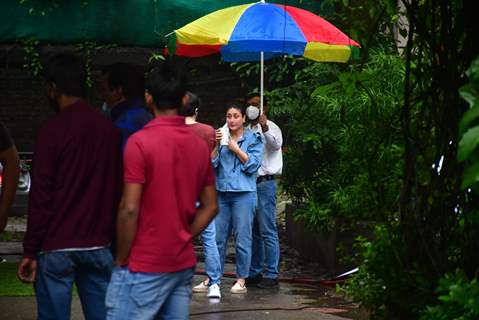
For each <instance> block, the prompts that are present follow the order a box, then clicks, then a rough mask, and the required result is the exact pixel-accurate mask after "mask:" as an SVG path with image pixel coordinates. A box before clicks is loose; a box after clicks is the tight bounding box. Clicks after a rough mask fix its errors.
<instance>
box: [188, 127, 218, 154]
mask: <svg viewBox="0 0 479 320" xmlns="http://www.w3.org/2000/svg"><path fill="white" fill-rule="evenodd" d="M188 126H189V127H190V128H191V130H193V132H194V133H195V134H196V135H197V136H198V137H200V138H201V139H203V140H204V141H206V143H208V147H209V148H210V150H213V148H214V147H215V144H216V134H215V129H214V128H213V127H212V126H209V125H207V124H204V123H200V122H196V123H192V124H189V125H188Z"/></svg>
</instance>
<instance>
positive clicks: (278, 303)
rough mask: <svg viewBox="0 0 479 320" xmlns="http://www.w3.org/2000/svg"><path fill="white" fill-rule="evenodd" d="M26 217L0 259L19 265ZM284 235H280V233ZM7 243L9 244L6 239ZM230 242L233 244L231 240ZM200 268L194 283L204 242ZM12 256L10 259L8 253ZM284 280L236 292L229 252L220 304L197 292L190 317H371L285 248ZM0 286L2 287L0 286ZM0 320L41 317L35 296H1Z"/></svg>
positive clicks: (76, 314) (12, 227)
mask: <svg viewBox="0 0 479 320" xmlns="http://www.w3.org/2000/svg"><path fill="white" fill-rule="evenodd" d="M24 224H25V221H24V219H22V218H15V219H11V220H9V225H8V227H7V230H8V232H7V236H6V238H7V239H5V234H4V235H2V237H4V239H3V241H0V255H2V256H3V257H6V258H7V260H10V261H18V260H19V258H20V255H19V254H21V249H22V248H21V243H20V242H18V240H19V239H18V238H19V235H21V233H22V232H24ZM280 233H281V232H280ZM5 240H8V241H5ZM230 242H231V241H230ZM195 251H196V252H197V256H198V260H199V264H198V267H197V275H196V276H195V278H194V280H193V285H196V284H198V283H199V282H201V281H202V280H204V278H205V276H204V273H203V270H204V265H203V253H202V246H201V243H199V242H196V243H195ZM5 254H8V255H5ZM281 255H282V258H281V276H282V278H281V280H282V281H281V282H280V288H279V289H268V290H265V289H258V288H254V287H249V288H248V292H247V293H246V294H231V293H230V292H229V289H230V288H231V286H232V285H233V283H234V250H233V247H232V244H231V243H230V247H229V249H228V255H227V258H226V265H225V277H224V278H223V280H222V284H221V289H222V291H221V292H222V298H221V300H212V299H208V298H207V297H206V294H204V293H203V294H193V296H192V300H191V305H190V318H191V319H198V320H199V319H204V320H207V319H239V320H241V319H258V320H262V319H279V320H282V319H297V320H303V319H304V320H307V319H319V320H340V319H355V320H362V319H367V317H366V316H365V315H364V313H363V312H362V311H361V310H360V309H359V307H358V305H356V304H354V303H352V302H350V301H348V300H347V299H345V298H344V297H340V296H338V295H336V293H335V292H334V289H332V288H328V287H324V286H320V285H318V281H319V280H320V279H321V278H324V277H325V274H324V271H323V268H321V266H319V265H314V264H305V263H304V262H303V261H301V259H300V257H298V255H297V254H296V253H295V252H294V250H292V249H290V248H288V247H287V246H286V245H284V244H283V245H282V246H281ZM0 285H1V284H0ZM0 319H9V320H10V319H12V320H17V319H22V320H29V319H36V302H35V298H34V297H0ZM71 319H74V320H75V319H83V316H82V312H81V305H80V302H79V299H78V297H74V298H73V302H72V315H71Z"/></svg>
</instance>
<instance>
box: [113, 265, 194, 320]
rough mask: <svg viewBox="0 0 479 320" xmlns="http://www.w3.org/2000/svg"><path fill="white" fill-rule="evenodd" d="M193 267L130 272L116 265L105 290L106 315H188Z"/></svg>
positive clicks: (137, 319)
mask: <svg viewBox="0 0 479 320" xmlns="http://www.w3.org/2000/svg"><path fill="white" fill-rule="evenodd" d="M193 274H194V268H189V269H185V270H181V271H178V272H165V273H144V272H130V271H129V270H128V268H120V267H116V268H115V269H114V270H113V273H112V275H111V281H110V284H109V285H108V291H107V294H106V300H105V303H106V308H107V319H110V320H111V319H115V320H116V319H125V320H130V319H135V320H143V319H155V317H157V316H158V317H160V319H162V320H173V319H175V320H176V319H178V320H180V319H188V316H189V304H190V299H191V281H192V279H193Z"/></svg>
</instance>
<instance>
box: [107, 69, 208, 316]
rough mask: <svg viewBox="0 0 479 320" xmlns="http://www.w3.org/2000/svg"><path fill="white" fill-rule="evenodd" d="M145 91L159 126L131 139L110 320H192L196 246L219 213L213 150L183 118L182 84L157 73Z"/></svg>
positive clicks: (168, 72) (163, 71)
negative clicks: (179, 112)
mask: <svg viewBox="0 0 479 320" xmlns="http://www.w3.org/2000/svg"><path fill="white" fill-rule="evenodd" d="M145 87H146V92H145V100H146V103H147V105H148V106H149V107H150V108H152V110H153V112H154V114H155V119H154V120H152V121H150V122H149V123H148V124H147V125H146V126H145V127H144V128H143V129H142V130H140V131H137V132H136V133H134V134H133V135H132V136H130V138H129V139H128V141H127V144H126V147H125V151H124V190H123V197H122V200H121V202H120V207H119V209H118V221H117V234H118V249H117V258H116V264H117V266H118V267H117V268H115V269H114V271H113V274H112V278H111V281H110V285H109V287H108V292H107V297H106V305H107V309H108V312H107V318H108V319H153V318H154V317H155V315H157V314H158V315H159V316H160V317H161V318H162V319H173V318H174V319H188V315H189V314H188V305H189V301H190V296H191V281H192V278H193V274H194V267H195V265H196V259H195V254H194V250H193V243H192V239H193V237H195V236H197V235H199V234H200V233H201V231H202V230H203V229H204V228H205V227H206V226H207V225H208V223H209V222H210V221H211V220H212V219H213V218H214V216H215V214H216V212H217V203H216V190H215V176H214V171H213V168H212V166H211V161H210V152H209V149H208V146H207V144H206V142H205V141H203V140H202V139H201V138H199V137H198V136H196V135H195V134H194V133H193V132H192V131H191V130H190V129H189V128H188V127H187V125H186V124H185V118H184V117H181V116H178V115H177V111H178V109H179V108H180V107H181V102H182V98H183V96H184V94H185V90H184V88H183V84H182V81H181V78H180V77H178V76H177V75H176V74H175V73H174V71H173V70H172V69H171V68H170V66H169V65H168V64H164V65H162V66H160V67H158V68H155V69H154V70H152V71H151V72H150V73H149V75H148V79H147V82H146V86H145ZM198 199H199V201H200V203H201V205H200V207H199V208H196V202H197V200H198Z"/></svg>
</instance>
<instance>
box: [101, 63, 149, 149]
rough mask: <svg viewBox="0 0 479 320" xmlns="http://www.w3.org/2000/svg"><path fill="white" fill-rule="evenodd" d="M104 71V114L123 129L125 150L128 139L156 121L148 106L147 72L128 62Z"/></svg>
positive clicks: (110, 66)
mask: <svg viewBox="0 0 479 320" xmlns="http://www.w3.org/2000/svg"><path fill="white" fill-rule="evenodd" d="M102 72H103V77H102V83H101V87H102V94H103V97H104V100H105V104H104V106H103V107H102V112H103V113H104V114H105V115H106V116H107V117H109V118H110V119H111V120H112V121H113V123H114V124H115V126H116V127H117V128H118V129H119V130H120V132H121V148H122V150H123V148H124V146H125V143H126V140H127V139H128V137H129V136H131V135H132V134H133V133H135V132H136V131H138V130H140V129H142V128H143V127H144V126H145V124H147V123H148V122H150V120H152V119H153V116H152V114H151V112H150V111H149V110H148V109H147V108H146V106H145V97H144V95H145V89H144V72H143V70H142V69H141V67H140V66H135V65H132V64H128V63H115V64H112V65H108V66H106V67H104V68H103V70H102Z"/></svg>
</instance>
